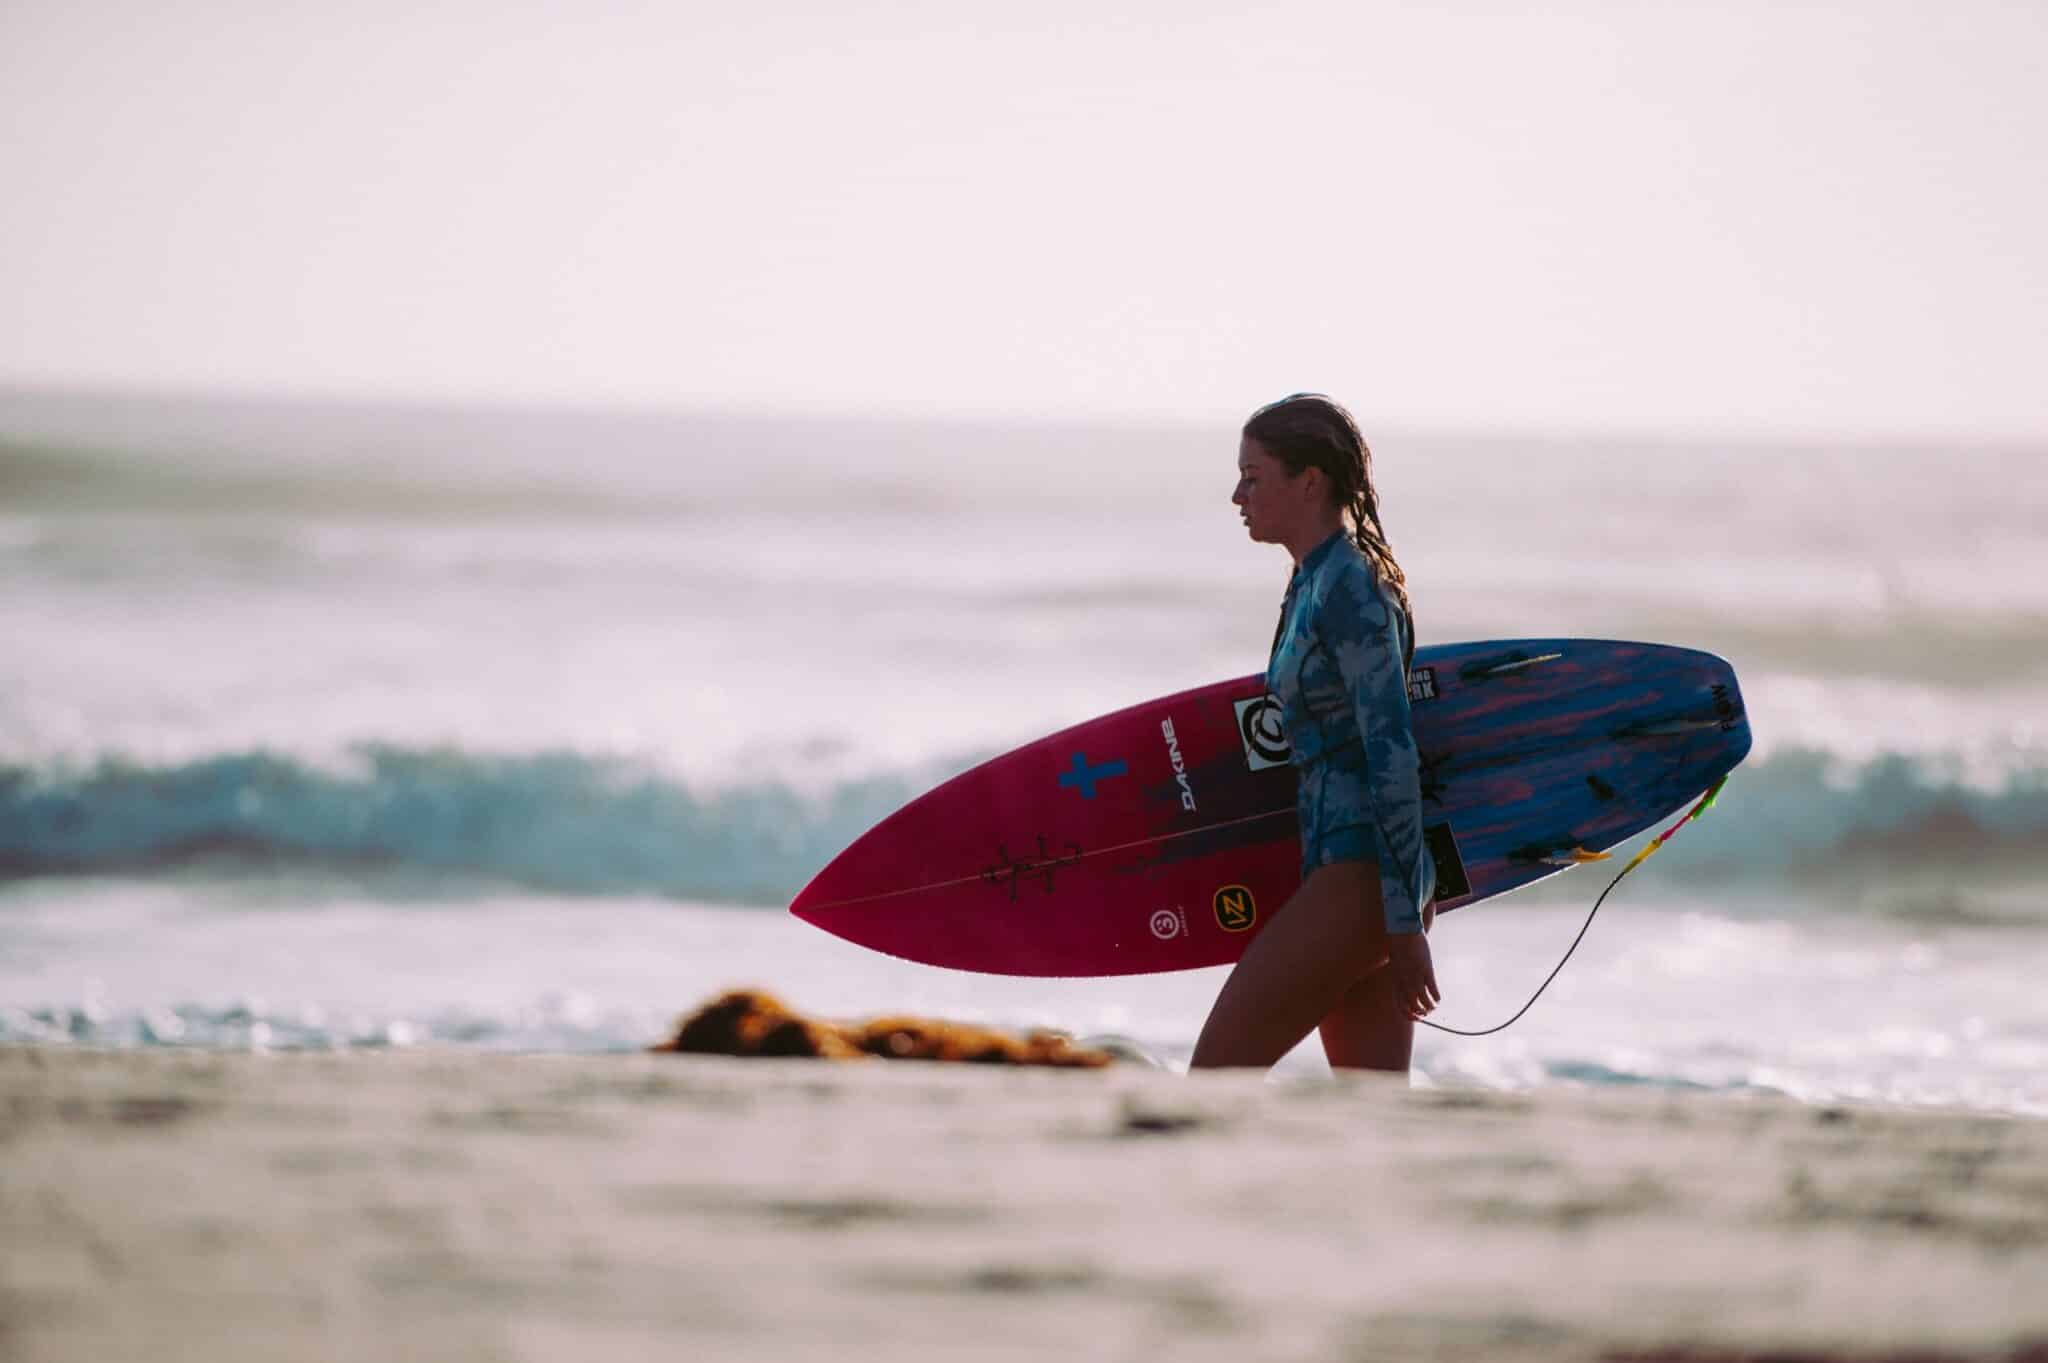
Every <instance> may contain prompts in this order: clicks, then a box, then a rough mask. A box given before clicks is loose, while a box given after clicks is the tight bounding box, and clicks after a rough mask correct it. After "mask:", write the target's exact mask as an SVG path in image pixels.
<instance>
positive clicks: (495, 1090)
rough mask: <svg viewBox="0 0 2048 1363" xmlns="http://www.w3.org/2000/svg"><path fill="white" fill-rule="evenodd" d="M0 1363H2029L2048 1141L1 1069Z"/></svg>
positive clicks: (2037, 1344) (1423, 1099)
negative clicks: (254, 1362) (888, 1361)
mask: <svg viewBox="0 0 2048 1363" xmlns="http://www.w3.org/2000/svg"><path fill="white" fill-rule="evenodd" d="M0 1116H4V1122H0V1144H4V1146H5V1152H6V1155H5V1160H4V1164H0V1169H4V1172H0V1359H14V1358H24V1359H103V1358H113V1357H140V1356H144V1355H145V1354H146V1355H147V1356H149V1357H151V1358H153V1359H183V1358H190V1359H201V1358H205V1359H208V1360H228V1359H241V1358H247V1359H257V1358H263V1359H285V1360H291V1359H308V1360H310V1359H333V1358H357V1357H360V1358H380V1359H382V1358H413V1357H418V1358H429V1357H431V1358H435V1359H479V1360H482V1359H489V1360H512V1359H539V1358H558V1357H590V1356H602V1357H604V1358H606V1359H607V1360H616V1359H621V1358H629V1359H631V1358H648V1359H653V1358H657V1357H660V1358H665V1359H672V1358H674V1357H676V1356H678V1355H677V1351H678V1348H679V1347H680V1348H681V1349H682V1351H683V1352H682V1356H684V1357H690V1358H724V1357H734V1358H738V1357H743V1356H744V1357H750V1358H775V1359H801V1360H809V1359H818V1360H825V1359H833V1360H835V1363H837V1360H843V1358H844V1357H845V1355H846V1350H847V1348H848V1346H849V1344H850V1342H852V1341H855V1340H872V1341H876V1342H878V1343H880V1344H882V1345H883V1346H884V1347H887V1348H889V1349H890V1350H891V1351H892V1352H897V1353H909V1354H911V1355H912V1356H916V1357H927V1356H928V1357H933V1358H941V1357H944V1358H955V1357H974V1358H992V1359H1011V1358H1014V1359H1020V1360H1021V1359H1027V1358H1028V1359H1043V1358H1047V1357H1061V1356H1066V1357H1078V1358H1131V1357H1134V1356H1137V1355H1140V1354H1149V1353H1153V1352H1155V1351H1156V1352H1165V1353H1170V1354H1171V1356H1172V1357H1173V1358H1174V1359H1175V1360H1176V1363H1183V1361H1184V1360H1189V1359H1207V1358H1217V1359H1222V1358H1232V1359H1243V1358H1261V1359H1295V1358H1299V1359H1304V1360H1306V1359H1327V1358H1360V1359H1363V1358H1380V1357H1387V1358H1433V1359H1467V1358H1469V1359H1509V1360H1515V1359H1530V1360H1537V1359H1591V1358H1608V1359H1639V1360H1649V1359H1676V1358H1683V1359H1688V1360H1692V1361H1693V1363H1705V1361H1706V1360H1723V1359H1725V1360H1734V1359H1739V1358H1751V1357H1757V1356H1759V1355H1763V1354H1771V1355H1773V1356H1777V1357H1790V1358H1798V1359H1801V1360H1812V1361H1814V1363H1818V1360H1825V1359H1841V1360H1879V1359H1902V1358H1906V1357H1911V1358H1914V1359H1916V1360H1923V1363H1924V1361H1925V1360H1935V1359H1950V1358H1955V1359H1966V1358H1967V1359H1984V1360H1991V1359H1997V1360H2021V1359H2025V1360H2036V1359H2043V1358H2048V1300H2044V1298H2043V1295H2042V1294H2041V1293H2040V1291H2039V1284H2040V1274H2039V1266H2040V1264H2041V1262H2042V1261H2043V1250H2044V1249H2048V1176H2044V1175H2043V1173H2042V1171H2043V1170H2044V1169H2048V1123H2042V1122H2038V1121H2032V1120H2029V1119H2025V1118H2012V1117H2001V1116H1995V1115H1990V1114H1984V1113H1976V1112H1941V1111H1924V1110H1893V1109H1884V1108H1874V1107H1861V1106H1852V1105H1844V1104H1835V1105H1829V1106H1824V1107H1813V1106H1807V1105H1804V1104H1800V1103H1797V1102H1793V1101H1790V1100H1776V1099H1769V1098H1762V1097H1754V1096H1750V1097H1740V1098H1737V1097H1730V1096H1726V1095H1711V1094H1690V1093H1673V1092H1657V1093H1644V1092H1594V1091H1576V1092H1572V1091H1555V1090H1553V1091H1546V1092H1543V1093H1539V1094H1507V1093H1494V1092H1485V1091H1478V1090H1463V1089H1451V1088H1411V1087H1408V1086H1406V1085H1402V1084H1399V1083H1397V1082H1389V1081H1386V1080H1379V1079H1372V1078H1359V1079H1351V1078H1346V1079H1336V1080H1316V1081H1309V1080H1295V1081H1284V1082H1267V1081H1265V1080H1264V1079H1262V1078H1261V1077H1259V1076H1254V1075H1224V1076H1201V1077H1198V1078H1194V1079H1189V1078H1186V1077H1182V1076H1178V1075H1172V1074H1161V1073H1158V1072H1154V1071H1150V1070H1145V1069H1142V1068H1138V1067H1133V1066H1115V1067H1112V1068H1110V1069H1108V1070H1104V1071H1086V1072H1062V1071H1048V1070H1029V1069H1017V1070H1008V1069H992V1068H986V1067H982V1066H973V1065H931V1064H918V1063H905V1064H849V1065H831V1064H819V1063H815V1062H806V1061H758V1060H730V1059H719V1058H708V1057H697V1056H663V1055H623V1056H622V1055H611V1056H508V1055H486V1054H475V1053H464V1052H458V1051H436V1050H429V1049H422V1050H414V1051H403V1052H381V1053H367V1054H363V1053H358V1054H340V1055H336V1054H275V1055H246V1054H229V1053H218V1052H170V1051H157V1052H83V1051H75V1050H70V1049H68V1048H48V1049H43V1048H34V1047H24V1048H0Z"/></svg>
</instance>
